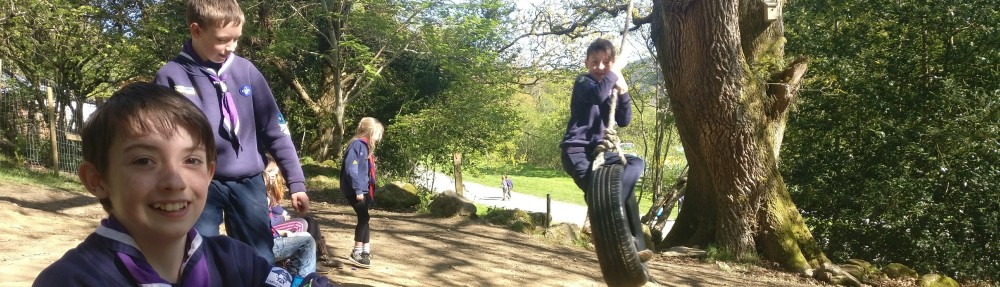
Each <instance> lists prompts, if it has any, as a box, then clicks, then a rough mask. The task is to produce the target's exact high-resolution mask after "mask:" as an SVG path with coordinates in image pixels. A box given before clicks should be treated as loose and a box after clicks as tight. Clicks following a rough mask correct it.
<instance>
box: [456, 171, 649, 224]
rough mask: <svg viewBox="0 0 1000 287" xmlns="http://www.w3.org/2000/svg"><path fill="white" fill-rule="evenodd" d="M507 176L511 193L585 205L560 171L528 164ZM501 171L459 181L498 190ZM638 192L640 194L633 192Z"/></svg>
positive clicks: (643, 205)
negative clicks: (512, 191) (549, 195)
mask: <svg viewBox="0 0 1000 287" xmlns="http://www.w3.org/2000/svg"><path fill="white" fill-rule="evenodd" d="M506 174H507V175H508V176H510V179H511V181H513V182H514V192H519V193H524V194H530V195H534V196H538V197H542V198H544V197H545V195H546V194H552V200H555V201H562V202H568V203H573V204H577V205H584V206H586V205H587V201H586V200H585V199H584V198H583V191H582V190H580V188H578V187H576V183H573V179H572V178H570V177H569V176H568V175H566V172H564V171H562V170H555V169H546V168H538V167H534V166H530V165H522V166H519V167H516V168H512V169H511V170H509V171H507V172H506ZM503 175H504V172H503V171H496V170H492V171H484V172H481V173H476V174H473V173H468V174H464V173H463V174H462V179H463V180H465V181H471V182H475V183H478V184H482V185H485V186H493V187H496V188H500V177H502V176H503ZM636 192H637V193H638V192H639V191H638V190H636ZM652 196H653V194H652V193H651V192H645V193H644V194H643V199H642V200H641V202H639V211H640V215H641V214H645V213H646V211H647V210H649V207H650V206H652V205H653V202H652Z"/></svg>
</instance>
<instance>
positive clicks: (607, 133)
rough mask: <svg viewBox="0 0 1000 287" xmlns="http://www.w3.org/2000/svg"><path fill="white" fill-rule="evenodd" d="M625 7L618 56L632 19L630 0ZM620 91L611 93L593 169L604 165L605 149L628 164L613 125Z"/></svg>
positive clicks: (614, 90) (622, 51)
mask: <svg viewBox="0 0 1000 287" xmlns="http://www.w3.org/2000/svg"><path fill="white" fill-rule="evenodd" d="M626 7H627V8H626V9H625V25H624V26H625V27H624V28H622V43H621V45H618V56H622V55H624V54H625V39H626V38H627V37H628V24H629V22H631V21H632V0H629V1H628V5H627V6H626ZM616 58H617V57H616ZM616 62H617V60H616ZM620 92H621V90H618V89H613V91H612V93H611V109H610V112H609V113H608V126H607V127H606V128H605V129H604V141H602V142H601V143H600V144H599V145H597V148H596V151H597V156H596V157H594V164H593V166H592V167H591V168H592V169H593V170H597V168H598V167H600V166H602V165H604V152H605V151H607V150H614V151H617V152H618V158H619V159H621V161H622V165H625V164H628V162H626V161H625V152H624V151H622V149H621V144H622V141H621V138H619V137H618V131H616V130H615V126H616V125H617V123H615V109H617V106H618V96H620V95H619V93H620Z"/></svg>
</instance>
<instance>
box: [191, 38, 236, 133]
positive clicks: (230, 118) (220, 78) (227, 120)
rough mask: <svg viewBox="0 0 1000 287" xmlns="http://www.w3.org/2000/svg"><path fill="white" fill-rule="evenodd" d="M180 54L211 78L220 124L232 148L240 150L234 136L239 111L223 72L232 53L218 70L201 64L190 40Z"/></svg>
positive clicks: (230, 60) (230, 61)
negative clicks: (215, 92)
mask: <svg viewBox="0 0 1000 287" xmlns="http://www.w3.org/2000/svg"><path fill="white" fill-rule="evenodd" d="M181 56H183V57H185V58H188V59H190V60H191V61H193V62H195V63H198V64H199V65H198V67H199V68H200V69H201V71H202V72H204V73H205V75H207V76H208V77H209V78H211V79H212V84H214V85H215V88H216V89H217V90H218V92H219V93H220V94H221V96H220V99H219V109H220V110H221V111H222V125H223V126H224V127H225V129H226V131H227V132H228V133H229V138H230V141H231V142H232V144H233V149H235V150H236V151H241V150H242V146H240V139H239V138H238V137H236V134H237V133H238V131H239V130H240V116H239V111H238V110H236V104H235V103H234V102H233V94H232V93H230V92H229V86H227V85H226V74H225V71H226V69H227V68H229V64H231V63H232V62H233V58H235V57H234V56H233V54H230V55H229V57H226V61H224V62H222V66H221V67H219V71H215V69H212V68H208V67H206V66H205V65H204V64H202V61H203V60H202V59H200V58H198V53H195V51H194V48H193V47H192V46H191V41H190V40H188V41H187V42H186V43H184V47H183V48H182V49H181Z"/></svg>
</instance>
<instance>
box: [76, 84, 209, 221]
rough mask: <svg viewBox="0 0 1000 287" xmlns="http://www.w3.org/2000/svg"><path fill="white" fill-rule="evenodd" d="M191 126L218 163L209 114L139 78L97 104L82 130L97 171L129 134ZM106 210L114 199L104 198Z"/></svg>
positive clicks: (168, 131) (166, 131)
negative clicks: (113, 149) (112, 148)
mask: <svg viewBox="0 0 1000 287" xmlns="http://www.w3.org/2000/svg"><path fill="white" fill-rule="evenodd" d="M178 127H181V128H185V129H187V131H188V133H190V134H191V138H192V140H194V143H195V144H196V145H202V146H204V147H205V160H206V162H207V163H215V158H216V151H215V135H214V134H213V133H212V125H211V124H209V123H208V119H207V118H205V114H204V113H202V112H201V110H200V109H198V107H197V106H195V105H194V103H193V102H191V100H189V99H188V98H186V97H184V96H183V95H181V94H180V93H178V92H177V91H174V90H172V89H170V88H167V87H164V86H160V85H157V84H154V83H145V82H135V83H131V84H128V85H126V86H125V87H123V88H121V89H120V90H118V91H117V92H115V93H114V94H113V95H111V97H110V98H108V100H107V101H106V102H104V103H103V104H101V105H100V106H98V107H97V109H96V110H95V111H94V113H93V114H91V115H90V118H88V119H87V122H85V123H84V124H83V129H82V131H81V132H80V137H81V145H82V146H83V160H84V161H87V162H90V163H91V164H93V165H94V167H95V168H96V169H97V172H98V173H100V174H102V176H103V175H104V174H105V172H106V171H107V169H108V164H109V163H108V161H109V159H108V158H109V155H108V152H109V150H110V149H111V145H112V144H114V143H116V142H119V141H121V140H123V139H125V138H129V137H139V136H143V135H148V134H153V133H156V134H159V135H162V136H163V137H165V138H170V137H173V136H174V135H176V133H177V129H178ZM101 205H103V206H104V209H105V210H108V209H109V208H110V202H107V200H106V199H102V200H101Z"/></svg>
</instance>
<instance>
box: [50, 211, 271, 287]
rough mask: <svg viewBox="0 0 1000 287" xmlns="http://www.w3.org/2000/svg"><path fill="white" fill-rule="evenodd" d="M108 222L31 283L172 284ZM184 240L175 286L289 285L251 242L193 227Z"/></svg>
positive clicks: (83, 284)
mask: <svg viewBox="0 0 1000 287" xmlns="http://www.w3.org/2000/svg"><path fill="white" fill-rule="evenodd" d="M111 221H113V220H112V219H105V220H103V221H102V222H101V226H99V227H98V228H97V230H96V231H95V232H94V233H92V234H90V236H88V237H87V239H85V240H84V241H83V242H82V243H80V245H78V246H77V247H76V248H74V249H70V250H69V251H67V252H66V254H65V255H63V257H62V258H60V259H59V260H58V261H56V262H55V263H53V264H52V265H50V266H49V267H47V268H45V270H42V273H41V274H39V275H38V277H37V278H35V282H34V284H33V286H139V285H141V284H150V285H143V286H171V284H169V283H166V281H165V280H163V279H161V278H160V277H159V275H157V274H156V272H155V271H154V270H153V269H152V267H150V266H149V264H148V263H146V260H145V257H144V256H143V255H142V253H141V252H140V251H139V249H138V248H137V247H136V245H135V241H134V240H133V239H132V237H131V236H129V235H128V234H127V233H125V232H124V229H123V228H121V227H120V224H119V225H118V226H119V227H117V228H116V227H115V225H116V224H115V223H110V222H111ZM187 242H188V243H187V244H188V248H189V249H188V251H187V254H188V256H187V258H186V260H185V261H184V263H183V265H182V266H181V269H182V271H181V274H180V278H178V283H176V284H175V285H178V286H290V285H291V275H290V274H288V272H287V271H285V270H283V269H281V268H273V267H272V264H270V263H268V262H267V260H265V259H264V258H262V257H258V256H257V254H256V253H255V252H254V250H253V249H252V248H250V246H247V245H246V244H244V243H242V242H239V241H236V239H232V238H231V237H226V236H213V237H202V236H201V235H198V233H197V232H196V231H194V229H192V230H191V232H190V233H189V234H188V241H187ZM286 281H287V282H286ZM285 283H287V284H285ZM157 284H160V285H157Z"/></svg>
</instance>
